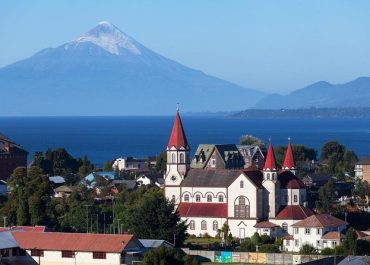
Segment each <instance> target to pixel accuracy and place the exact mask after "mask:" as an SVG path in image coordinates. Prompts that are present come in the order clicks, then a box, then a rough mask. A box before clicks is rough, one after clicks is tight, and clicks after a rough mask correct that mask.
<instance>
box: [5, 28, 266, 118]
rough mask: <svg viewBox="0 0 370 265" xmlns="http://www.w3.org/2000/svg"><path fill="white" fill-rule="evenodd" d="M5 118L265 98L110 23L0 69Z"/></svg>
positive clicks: (227, 104)
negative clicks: (172, 56) (179, 60)
mask: <svg viewBox="0 0 370 265" xmlns="http://www.w3.org/2000/svg"><path fill="white" fill-rule="evenodd" d="M0 89H1V92H2V97H3V98H9V99H16V101H17V106H16V107H14V100H4V101H2V103H1V104H2V105H1V107H2V108H1V109H2V110H1V115H39V116H42V115H144V114H151V115H153V114H169V113H172V112H173V111H174V106H175V104H176V102H181V104H182V106H184V109H186V110H187V111H228V110H236V109H245V108H247V107H249V106H252V105H253V104H255V103H256V102H257V100H259V99H260V98H262V97H263V96H264V93H261V92H259V91H256V90H252V89H247V88H244V87H240V86H238V85H235V84H233V83H230V82H227V81H224V80H221V79H219V78H215V77H212V76H209V75H206V74H204V73H203V72H201V71H199V70H195V69H191V68H189V67H186V66H184V65H182V64H180V63H177V62H175V61H173V60H170V59H168V58H166V57H164V56H162V55H160V54H158V53H156V52H154V51H152V50H150V49H148V48H147V47H145V46H144V45H142V44H141V43H139V42H138V41H136V40H134V39H133V38H131V37H130V36H128V35H127V34H125V33H123V32H122V31H121V30H120V29H118V28H117V27H116V26H114V25H113V24H111V23H109V22H100V23H99V24H98V25H96V26H95V27H94V28H92V29H91V30H89V31H88V32H87V33H85V34H83V35H82V36H81V37H79V38H76V39H75V40H73V41H71V42H67V43H65V44H62V45H60V46H58V47H55V48H46V49H43V50H41V51H40V52H38V53H36V54H34V55H33V56H31V57H30V58H28V59H25V60H21V61H19V62H16V63H13V64H10V65H8V66H6V67H3V68H0Z"/></svg>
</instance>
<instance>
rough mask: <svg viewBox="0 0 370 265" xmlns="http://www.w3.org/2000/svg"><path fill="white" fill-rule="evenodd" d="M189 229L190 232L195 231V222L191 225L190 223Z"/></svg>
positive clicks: (192, 221) (191, 222)
mask: <svg viewBox="0 0 370 265" xmlns="http://www.w3.org/2000/svg"><path fill="white" fill-rule="evenodd" d="M189 229H190V230H195V222H194V220H191V221H190V223H189Z"/></svg>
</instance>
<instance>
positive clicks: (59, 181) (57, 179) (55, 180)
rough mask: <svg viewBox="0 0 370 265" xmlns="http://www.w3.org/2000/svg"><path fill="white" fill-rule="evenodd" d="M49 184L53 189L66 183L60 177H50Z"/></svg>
mask: <svg viewBox="0 0 370 265" xmlns="http://www.w3.org/2000/svg"><path fill="white" fill-rule="evenodd" d="M49 182H50V184H52V186H53V187H58V186H61V185H64V183H65V182H66V181H65V179H64V178H63V177H62V176H51V177H49Z"/></svg>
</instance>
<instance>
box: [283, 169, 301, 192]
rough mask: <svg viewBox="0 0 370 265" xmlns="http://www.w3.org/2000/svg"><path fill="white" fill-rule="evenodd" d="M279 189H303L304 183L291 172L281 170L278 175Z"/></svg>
mask: <svg viewBox="0 0 370 265" xmlns="http://www.w3.org/2000/svg"><path fill="white" fill-rule="evenodd" d="M278 178H279V182H280V188H281V189H304V188H305V186H304V183H303V182H302V181H301V180H300V179H298V178H297V177H296V176H295V175H294V174H293V173H292V172H290V171H283V172H281V173H280V174H279V176H278Z"/></svg>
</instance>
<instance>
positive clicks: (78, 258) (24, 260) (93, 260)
mask: <svg viewBox="0 0 370 265" xmlns="http://www.w3.org/2000/svg"><path fill="white" fill-rule="evenodd" d="M12 235H13V236H14V238H15V240H16V242H17V243H18V245H19V247H20V249H21V250H24V251H22V253H21V254H20V255H19V256H18V261H19V264H25V265H28V264H43V265H58V264H89V265H98V264H99V265H102V264H109V265H121V264H131V263H132V261H133V260H138V255H139V254H141V252H142V251H143V250H144V248H143V245H142V244H141V243H140V241H139V240H138V239H136V237H134V236H133V235H128V234H116V235H112V234H82V233H56V232H50V233H49V232H45V233H34V232H12Z"/></svg>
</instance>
